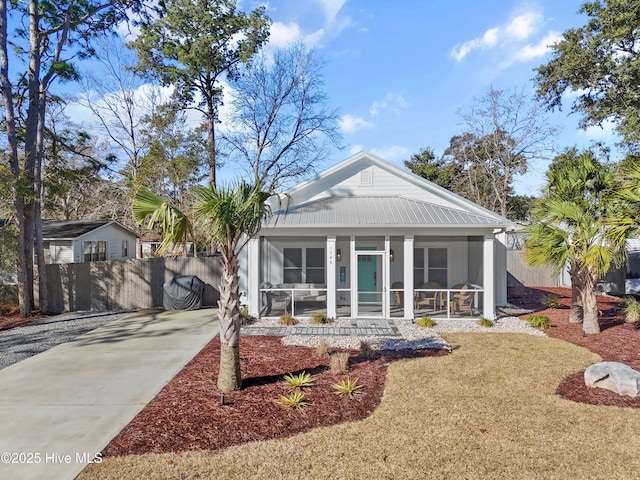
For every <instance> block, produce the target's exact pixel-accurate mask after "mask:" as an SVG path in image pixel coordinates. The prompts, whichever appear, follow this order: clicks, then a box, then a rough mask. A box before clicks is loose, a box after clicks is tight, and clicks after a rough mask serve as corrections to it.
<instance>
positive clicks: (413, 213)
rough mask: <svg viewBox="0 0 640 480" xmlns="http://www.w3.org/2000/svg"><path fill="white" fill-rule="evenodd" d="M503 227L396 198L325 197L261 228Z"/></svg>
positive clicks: (488, 220)
mask: <svg viewBox="0 0 640 480" xmlns="http://www.w3.org/2000/svg"><path fill="white" fill-rule="evenodd" d="M420 225H425V226H431V227H433V226H436V227H457V226H487V227H489V226H506V224H505V223H504V221H501V219H500V218H499V217H497V216H496V217H490V216H488V215H487V216H484V215H477V214H473V213H468V212H464V211H461V210H456V209H453V208H449V207H444V206H441V205H435V204H433V203H428V202H422V201H419V200H415V199H410V198H405V197H399V196H358V197H335V196H334V197H328V198H325V199H322V200H317V201H314V202H309V203H306V204H303V205H298V206H294V207H290V208H289V209H288V211H286V212H285V211H283V210H280V211H277V212H274V214H273V216H272V217H270V218H269V219H268V220H267V221H266V222H265V224H264V226H265V227H276V228H277V227H300V226H315V227H317V226H328V227H331V226H337V227H338V226H360V227H362V226H370V227H371V226H420Z"/></svg>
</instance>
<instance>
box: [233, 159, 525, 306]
mask: <svg viewBox="0 0 640 480" xmlns="http://www.w3.org/2000/svg"><path fill="white" fill-rule="evenodd" d="M287 195H288V198H287V197H284V198H283V206H282V208H280V207H279V206H278V204H277V203H273V204H272V207H273V216H272V217H271V218H270V219H268V220H267V221H265V223H264V225H263V228H262V230H261V232H260V235H259V237H258V238H255V239H252V240H250V242H249V244H248V248H246V249H245V252H246V253H245V256H244V258H243V259H242V261H241V272H240V277H241V282H242V283H241V288H243V289H244V290H245V294H246V302H247V305H248V308H249V313H250V314H252V315H255V316H260V315H263V316H279V315H280V314H282V312H283V311H288V312H290V313H292V314H293V315H294V316H307V315H310V314H311V313H312V312H314V311H324V312H326V313H327V315H328V317H330V318H339V317H348V318H356V319H376V318H394V317H397V318H405V319H413V318H416V317H418V316H423V315H428V316H432V317H435V318H458V317H466V318H469V317H480V316H484V317H485V318H488V319H493V318H495V308H496V305H501V304H505V303H506V295H507V272H506V254H505V248H504V244H503V242H504V237H505V234H504V232H505V231H506V229H507V228H509V227H511V226H513V224H512V222H510V221H509V220H507V219H505V218H502V217H501V216H499V215H497V214H495V213H493V212H491V211H488V210H486V209H484V208H482V207H480V206H478V205H476V204H475V203H473V202H470V201H469V200H466V199H464V198H462V197H460V196H458V195H456V194H454V193H451V192H450V191H448V190H446V189H444V188H442V187H439V186H437V185H435V184H433V183H431V182H429V181H427V180H425V179H423V178H420V177H418V176H416V175H414V174H412V173H410V172H408V171H405V170H402V169H401V168H398V167H397V166H395V165H392V164H390V163H388V162H386V161H384V160H382V159H381V158H379V157H377V156H375V155H373V154H371V153H367V152H362V153H359V154H357V155H355V156H353V157H351V158H349V159H347V160H345V161H344V162H342V163H340V164H338V165H336V166H334V167H333V168H330V169H328V170H326V171H324V172H323V173H320V174H319V175H317V176H316V177H315V178H313V179H311V180H308V181H306V182H304V183H302V184H300V185H298V186H297V187H295V188H293V189H292V190H290V191H289V192H287ZM287 202H288V208H286V209H285V208H284V205H285V204H287ZM501 239H502V241H501Z"/></svg>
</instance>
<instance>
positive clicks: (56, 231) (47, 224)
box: [42, 220, 137, 240]
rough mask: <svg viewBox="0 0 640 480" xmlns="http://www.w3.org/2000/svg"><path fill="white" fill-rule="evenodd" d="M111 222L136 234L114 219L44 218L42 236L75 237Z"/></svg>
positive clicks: (60, 238)
mask: <svg viewBox="0 0 640 480" xmlns="http://www.w3.org/2000/svg"><path fill="white" fill-rule="evenodd" d="M109 223H113V224H115V225H117V226H119V227H120V228H122V229H124V230H127V231H129V232H131V233H132V234H133V235H136V233H135V232H133V231H131V230H129V229H128V228H126V227H125V226H124V225H120V224H119V223H118V222H116V221H114V220H43V221H42V237H43V238H44V239H45V240H54V239H56V240H62V239H73V238H77V237H80V236H82V235H85V234H86V233H89V232H91V231H93V230H95V229H96V228H100V227H102V226H104V225H108V224H109ZM136 236H137V235H136Z"/></svg>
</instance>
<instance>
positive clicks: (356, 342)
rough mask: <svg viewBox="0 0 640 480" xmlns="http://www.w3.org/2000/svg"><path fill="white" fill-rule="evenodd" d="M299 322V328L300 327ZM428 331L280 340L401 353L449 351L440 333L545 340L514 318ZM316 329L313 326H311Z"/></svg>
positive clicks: (405, 326) (342, 322) (405, 324)
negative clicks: (393, 335) (489, 324)
mask: <svg viewBox="0 0 640 480" xmlns="http://www.w3.org/2000/svg"><path fill="white" fill-rule="evenodd" d="M305 322H306V321H304V320H303V321H302V322H301V323H300V324H299V325H304V324H305ZM436 322H437V323H436V325H435V326H434V327H432V328H425V327H421V326H419V325H416V324H415V323H412V322H410V321H408V320H394V323H395V325H396V327H397V328H398V330H399V331H400V334H401V335H402V338H401V339H399V338H385V337H379V336H376V337H356V336H341V337H337V336H322V335H304V336H303V335H296V336H288V337H283V338H282V343H283V344H285V345H302V346H306V347H315V346H317V345H318V344H319V343H320V342H322V341H324V342H326V343H327V344H328V345H329V346H330V347H335V348H356V349H357V348H360V342H362V341H366V342H367V343H369V345H370V346H371V348H372V349H374V350H401V349H405V348H451V346H450V345H449V343H448V342H447V341H446V340H445V339H444V338H443V337H442V335H441V334H443V333H453V332H477V333H523V334H527V335H535V336H546V335H545V333H544V332H543V331H541V330H538V329H536V328H533V327H531V326H530V325H529V324H528V323H527V322H526V321H524V320H521V319H519V318H517V317H503V318H500V319H498V320H496V321H495V322H494V326H493V327H482V326H480V325H479V324H478V321H477V320H439V321H438V320H436ZM277 325H278V324H277V320H274V319H269V320H261V321H260V322H257V323H255V324H253V325H252V326H277ZM330 325H331V326H334V327H349V326H350V325H351V320H349V319H339V320H337V321H335V322H333V323H331V324H330ZM315 326H317V325H315Z"/></svg>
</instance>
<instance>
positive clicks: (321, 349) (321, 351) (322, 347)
mask: <svg viewBox="0 0 640 480" xmlns="http://www.w3.org/2000/svg"><path fill="white" fill-rule="evenodd" d="M316 355H318V356H319V357H324V356H325V355H329V344H328V343H327V342H325V341H324V340H322V341H321V342H320V343H319V344H318V346H317V347H316Z"/></svg>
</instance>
